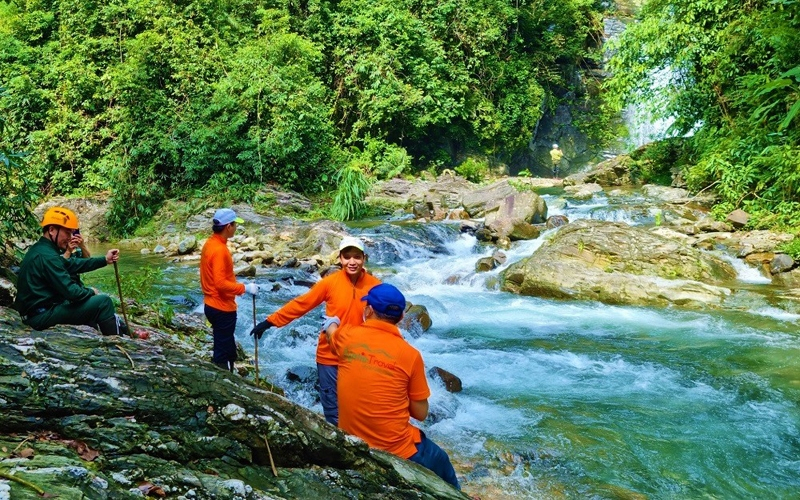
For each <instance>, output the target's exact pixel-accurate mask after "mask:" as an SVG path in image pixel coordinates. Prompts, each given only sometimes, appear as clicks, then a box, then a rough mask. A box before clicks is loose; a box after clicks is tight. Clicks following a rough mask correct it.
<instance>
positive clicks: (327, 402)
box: [317, 363, 339, 426]
mask: <svg viewBox="0 0 800 500" xmlns="http://www.w3.org/2000/svg"><path fill="white" fill-rule="evenodd" d="M317 378H319V402H320V403H322V414H323V415H325V420H327V421H328V423H331V424H333V425H336V426H338V425H339V399H338V396H337V392H336V383H337V380H338V378H339V367H338V366H332V365H321V364H319V363H317Z"/></svg>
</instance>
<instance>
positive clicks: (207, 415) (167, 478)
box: [0, 307, 468, 500]
mask: <svg viewBox="0 0 800 500" xmlns="http://www.w3.org/2000/svg"><path fill="white" fill-rule="evenodd" d="M0 322H1V323H3V325H4V327H3V329H2V330H0V413H1V414H2V418H0V450H2V451H1V452H0V470H3V471H4V473H6V474H9V475H13V476H14V477H15V478H17V479H19V480H21V481H22V482H18V481H8V482H6V481H2V480H0V483H3V485H4V486H7V488H10V497H11V498H14V499H28V498H30V499H33V498H41V496H49V497H52V496H58V497H59V498H65V499H66V498H134V497H142V496H148V494H150V496H165V495H166V496H169V497H170V498H207V499H208V498H216V499H231V500H232V499H239V500H242V499H248V500H250V499H252V500H255V499H295V498H326V499H346V498H375V499H383V498H385V499H420V498H423V499H459V498H468V497H467V496H466V495H463V494H461V493H460V492H457V491H456V490H454V489H453V488H452V487H451V486H449V485H448V484H446V483H444V482H443V481H441V480H440V479H439V478H438V477H436V476H435V475H434V474H433V473H431V472H430V471H428V470H426V469H423V468H421V467H419V466H417V465H416V464H413V463H411V462H409V461H407V460H402V459H399V458H397V457H394V456H392V455H389V454H387V453H383V452H379V451H375V450H370V449H369V448H368V447H367V445H366V444H365V443H364V442H363V441H361V440H360V439H357V438H354V437H352V436H348V435H347V434H345V433H343V432H341V431H340V430H338V429H337V428H335V427H333V426H331V425H329V424H328V423H326V422H325V421H324V419H322V418H321V417H320V416H319V415H317V414H315V413H313V412H311V411H309V410H306V409H305V408H302V407H300V406H297V405H295V404H293V403H291V402H290V401H288V400H287V399H285V398H283V397H281V396H279V395H277V394H274V393H272V392H269V391H267V390H265V389H264V388H259V387H256V386H254V385H253V384H252V383H250V382H249V381H247V380H244V379H242V378H240V377H238V376H236V375H233V374H231V373H229V372H227V371H224V370H220V369H218V368H217V367H215V366H214V365H213V364H211V363H209V362H207V361H203V360H200V359H197V358H195V357H194V356H192V355H190V354H187V352H185V351H186V347H185V345H183V344H178V343H177V341H176V340H175V339H174V338H172V337H170V336H167V335H164V334H158V333H156V334H154V335H151V337H150V340H149V341H146V342H145V341H132V340H129V339H122V338H117V337H114V338H107V337H101V336H99V335H96V334H95V333H91V332H90V331H88V330H87V329H83V328H74V327H56V328H53V329H50V330H47V331H44V332H35V331H31V330H29V329H28V328H26V327H24V326H23V325H22V324H21V323H20V321H19V316H18V315H17V314H16V313H15V312H13V311H11V310H9V309H6V308H2V307H0ZM273 471H274V472H273ZM25 482H27V483H28V484H25ZM31 485H33V486H34V487H36V488H39V489H41V490H43V491H44V493H45V495H40V494H39V493H37V491H35V490H34V488H33V487H32V486H31Z"/></svg>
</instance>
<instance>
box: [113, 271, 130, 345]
mask: <svg viewBox="0 0 800 500" xmlns="http://www.w3.org/2000/svg"><path fill="white" fill-rule="evenodd" d="M114 276H116V277H117V292H119V304H120V305H121V306H122V318H123V319H124V320H125V325H127V326H128V334H129V335H130V337H131V338H133V328H131V324H130V323H128V312H127V311H126V310H125V300H124V299H123V298H122V284H121V283H120V281H119V266H118V265H117V262H116V261H114Z"/></svg>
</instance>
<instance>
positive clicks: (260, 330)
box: [250, 319, 275, 340]
mask: <svg viewBox="0 0 800 500" xmlns="http://www.w3.org/2000/svg"><path fill="white" fill-rule="evenodd" d="M273 326H275V325H273V324H272V322H270V320H268V319H265V320H264V321H262V322H261V323H259V324H257V325H256V326H254V327H253V329H252V330H250V335H252V336H254V337H255V338H256V339H257V340H261V336H262V335H264V332H266V331H267V328H272V327H273Z"/></svg>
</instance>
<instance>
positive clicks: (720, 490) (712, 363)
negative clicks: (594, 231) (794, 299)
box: [89, 193, 800, 500]
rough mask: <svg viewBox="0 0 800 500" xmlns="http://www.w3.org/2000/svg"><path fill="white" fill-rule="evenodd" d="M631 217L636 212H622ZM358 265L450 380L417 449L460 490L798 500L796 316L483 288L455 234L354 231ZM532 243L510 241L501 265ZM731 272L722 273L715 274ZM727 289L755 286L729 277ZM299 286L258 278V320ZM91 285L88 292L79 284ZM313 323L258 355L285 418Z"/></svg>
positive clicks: (278, 335) (613, 205)
mask: <svg viewBox="0 0 800 500" xmlns="http://www.w3.org/2000/svg"><path fill="white" fill-rule="evenodd" d="M545 198H546V200H547V202H548V207H550V210H549V212H550V214H551V215H552V214H556V213H562V214H565V215H567V217H569V219H570V220H576V219H579V218H595V219H603V220H613V221H620V222H626V223H629V224H644V225H646V224H653V223H657V222H654V220H658V216H655V215H654V214H655V212H656V211H654V210H652V209H649V208H646V207H645V208H642V205H641V203H640V202H641V199H640V198H639V197H638V195H637V194H636V193H631V194H629V195H627V196H626V197H624V198H622V199H620V200H616V201H614V200H610V199H608V198H606V197H605V196H604V195H601V196H599V197H597V196H596V197H595V198H593V199H592V200H590V201H588V202H576V201H574V200H565V199H563V198H561V197H560V195H559V194H558V193H553V194H548V195H545ZM631 207H637V208H631ZM351 232H352V233H353V234H356V235H360V236H362V237H363V238H365V239H366V240H367V241H368V242H369V243H370V245H369V248H368V252H369V253H370V258H369V263H368V267H369V268H370V270H371V271H372V272H374V273H375V274H376V275H377V276H378V277H380V278H381V279H383V280H384V281H387V282H390V283H392V284H394V285H396V286H398V287H399V288H400V289H401V290H402V291H403V292H404V293H405V294H406V296H407V298H408V300H410V301H411V302H412V303H414V304H421V305H424V306H426V307H427V309H428V311H429V313H430V316H431V318H432V321H433V326H432V327H431V329H430V330H428V331H427V332H425V333H423V334H422V335H416V334H414V332H407V335H406V338H407V339H408V341H409V342H410V343H411V344H412V345H414V346H415V347H416V348H417V349H419V350H420V351H421V352H422V355H423V358H424V359H425V362H426V366H427V367H432V366H439V367H441V368H444V369H446V370H448V371H450V372H452V373H453V374H455V375H457V376H458V377H459V378H460V379H461V380H462V383H463V391H462V392H460V393H456V394H451V393H448V392H447V391H445V389H444V387H443V385H442V384H441V382H439V381H438V380H435V379H430V383H431V389H432V392H433V394H432V397H431V413H432V418H431V419H430V420H431V421H430V422H426V423H424V424H422V427H423V428H424V429H425V431H426V432H427V433H428V435H429V436H430V437H431V438H432V439H433V440H434V441H436V442H438V443H439V444H440V445H442V447H443V448H445V449H447V450H448V451H449V452H450V454H451V455H452V457H453V459H454V462H455V463H456V464H457V471H458V472H459V476H460V478H461V479H462V484H463V486H464V489H465V490H466V491H469V492H471V493H476V494H479V495H481V496H482V498H483V499H484V500H486V499H505V498H509V499H510V498H531V499H535V498H548V499H549V498H720V499H722V498H724V499H730V498H797V497H798V495H800V336H799V335H798V334H797V325H798V319H799V318H800V316H798V315H797V314H794V313H792V312H790V311H785V310H782V309H778V308H775V307H771V306H770V305H769V304H768V303H767V302H764V301H751V302H747V301H744V303H743V306H742V307H739V308H737V309H732V310H729V311H726V312H725V311H687V310H681V309H675V308H646V307H621V306H608V305H604V304H599V303H593V302H576V301H555V300H544V299H539V298H532V297H521V296H517V295H512V294H509V293H505V292H501V291H499V290H497V287H496V283H497V276H498V273H499V272H500V271H502V268H500V269H498V270H495V271H492V272H489V273H480V274H477V273H475V272H474V267H475V263H476V261H477V260H478V259H479V258H480V257H484V256H488V255H491V254H492V252H493V251H494V249H493V248H491V247H488V246H485V245H484V244H482V243H479V242H478V241H476V239H475V238H474V237H473V236H470V235H468V234H462V233H460V232H459V230H458V225H453V224H444V223H443V224H434V223H429V224H416V223H413V222H408V221H387V220H381V221H365V222H362V223H360V224H358V225H357V226H354V227H352V228H351ZM547 237H548V233H547V232H545V233H544V234H543V235H542V236H541V237H540V238H539V239H537V240H534V241H528V242H518V243H515V244H514V245H513V246H512V248H510V249H509V250H507V251H506V254H507V256H508V262H507V264H510V263H512V262H514V261H517V260H519V259H521V258H524V257H526V256H528V255H530V254H531V253H532V252H533V251H534V250H535V249H536V248H537V247H538V246H539V245H541V244H542V242H543V241H544V239H545V238H547ZM142 259H144V258H138V256H137V258H136V259H134V260H135V261H136V263H137V265H140V264H141V263H142V262H143V261H144V262H146V263H148V264H150V265H158V266H160V267H162V268H163V269H164V270H165V277H166V279H165V284H164V285H163V293H164V294H166V295H175V294H178V295H183V296H186V297H189V298H192V299H193V300H194V301H196V302H197V303H200V302H202V300H201V296H200V293H199V285H198V284H197V282H196V280H197V266H196V263H195V264H166V263H165V262H164V261H163V260H161V259H160V258H155V257H148V258H146V259H144V260H142ZM733 260H735V259H732V261H733ZM737 269H739V274H740V283H741V285H742V287H743V288H749V289H751V290H752V289H753V288H756V289H757V288H759V287H769V286H770V285H769V284H768V283H769V280H767V279H765V278H764V277H763V276H761V275H760V273H759V272H758V271H757V270H755V269H750V268H747V267H746V266H744V265H741V264H737ZM300 279H312V280H313V279H315V278H314V277H313V276H306V275H303V273H302V272H298V271H293V270H286V269H280V270H277V269H276V270H271V271H270V272H269V273H268V274H264V275H261V274H260V275H259V276H258V277H257V278H256V282H258V283H261V284H270V283H274V282H280V283H281V284H282V287H281V289H280V290H278V291H276V292H266V293H264V294H262V295H261V296H259V298H258V300H257V304H256V310H257V315H258V317H259V320H261V319H263V317H264V316H266V315H267V314H269V313H271V312H273V311H274V310H276V309H277V308H278V307H280V306H281V305H282V304H283V303H285V302H286V301H288V300H289V299H291V298H292V297H294V296H296V295H298V294H301V293H304V292H305V291H306V290H307V288H306V287H305V286H301V285H295V284H294V281H296V280H300ZM89 284H91V283H89ZM321 315H322V308H320V309H319V310H316V311H314V312H312V313H309V314H308V315H306V316H305V317H304V318H302V319H299V320H297V321H295V322H294V323H292V324H290V325H288V326H286V327H284V328H281V329H271V330H269V331H268V332H267V333H266V334H265V336H264V338H263V339H262V340H261V344H260V349H259V351H260V352H259V354H260V358H259V360H260V368H261V373H262V375H263V376H266V377H268V378H271V379H272V380H273V381H274V382H275V383H276V384H278V385H280V386H282V387H283V388H284V389H286V391H287V395H288V396H289V397H290V398H292V399H294V400H295V401H297V402H298V403H300V404H303V405H305V406H308V407H310V408H312V409H314V410H317V411H321V407H320V406H319V404H318V403H317V402H316V401H315V393H314V391H313V390H312V389H311V388H310V387H307V386H303V385H298V384H295V383H292V382H289V381H288V380H287V378H286V372H287V370H289V369H290V368H294V367H298V366H301V367H302V366H307V367H312V366H314V349H315V342H316V332H317V331H318V327H319V325H320V324H321V319H320V317H321ZM250 328H252V303H251V302H250V301H249V300H241V301H240V313H239V325H238V328H237V338H238V340H239V341H240V342H241V343H242V344H243V346H244V347H245V349H246V350H247V351H249V352H251V353H252V351H253V342H252V339H251V337H249V336H248V334H247V333H248V332H249V330H250Z"/></svg>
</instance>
